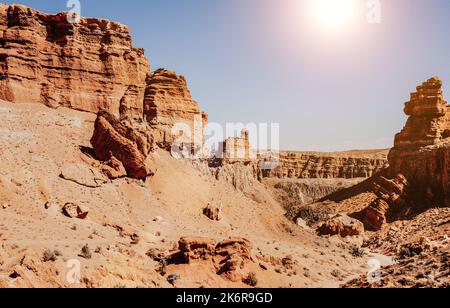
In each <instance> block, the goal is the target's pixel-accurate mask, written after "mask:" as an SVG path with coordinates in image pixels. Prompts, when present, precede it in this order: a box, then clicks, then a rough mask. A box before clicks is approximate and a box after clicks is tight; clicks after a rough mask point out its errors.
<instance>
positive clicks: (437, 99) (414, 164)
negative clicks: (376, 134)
mask: <svg viewBox="0 0 450 308" xmlns="http://www.w3.org/2000/svg"><path fill="white" fill-rule="evenodd" d="M405 113H406V115H408V116H409V119H408V121H407V123H406V125H405V127H404V129H403V130H402V131H401V132H400V133H399V134H397V136H396V137H395V144H394V148H393V149H392V150H391V152H390V153H389V164H390V171H391V175H392V176H396V175H397V174H402V175H404V176H405V177H406V179H407V180H408V182H409V186H410V187H411V189H410V190H409V191H410V193H409V194H410V195H412V196H414V198H411V199H415V200H420V201H421V202H423V203H424V204H423V205H439V204H440V203H442V202H444V203H449V197H450V186H449V183H450V182H449V173H450V112H449V106H448V105H447V102H446V101H445V100H444V97H443V94H442V81H441V80H440V79H439V78H438V77H434V78H431V79H429V80H427V81H426V82H424V83H423V84H422V85H420V86H418V87H417V91H416V92H414V93H412V94H411V99H410V100H409V101H408V102H407V103H406V104H405Z"/></svg>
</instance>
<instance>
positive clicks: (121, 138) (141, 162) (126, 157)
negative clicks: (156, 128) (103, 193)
mask: <svg viewBox="0 0 450 308" xmlns="http://www.w3.org/2000/svg"><path fill="white" fill-rule="evenodd" d="M91 144H92V147H93V148H94V151H95V155H96V158H98V159H99V160H101V161H110V160H112V159H113V160H114V159H116V160H118V161H120V162H121V163H122V164H123V166H124V167H125V170H126V171H127V174H128V176H130V177H133V178H138V179H142V178H145V177H147V176H149V175H152V174H153V171H152V169H151V167H150V166H149V162H148V161H147V157H148V155H149V154H150V152H151V150H152V147H153V141H152V139H151V136H150V135H149V134H148V131H146V130H142V131H139V130H138V129H136V128H133V127H132V126H131V125H130V124H128V123H127V122H126V121H122V122H121V121H119V120H118V119H117V118H115V117H114V115H112V114H110V113H108V112H106V111H100V112H99V113H98V116H97V120H96V121H95V128H94V135H93V136H92V139H91Z"/></svg>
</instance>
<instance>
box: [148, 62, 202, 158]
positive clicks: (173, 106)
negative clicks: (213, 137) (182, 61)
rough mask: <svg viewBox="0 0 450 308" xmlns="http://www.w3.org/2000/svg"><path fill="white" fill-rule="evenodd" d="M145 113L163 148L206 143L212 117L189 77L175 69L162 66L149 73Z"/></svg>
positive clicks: (197, 146) (199, 145)
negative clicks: (190, 85) (196, 96)
mask: <svg viewBox="0 0 450 308" xmlns="http://www.w3.org/2000/svg"><path fill="white" fill-rule="evenodd" d="M144 116H145V119H146V120H147V122H148V123H149V124H150V125H151V126H152V128H153V129H154V131H155V133H154V136H155V142H156V143H157V144H158V145H159V146H160V147H161V148H166V149H169V150H170V149H171V147H172V145H173V144H174V142H177V143H178V144H191V145H193V146H194V147H195V148H197V149H198V148H200V147H201V146H202V145H203V141H204V140H203V138H204V136H203V133H204V128H205V126H206V124H207V122H208V116H207V115H206V113H202V112H201V110H200V108H199V107H198V104H197V102H196V101H195V100H194V99H193V98H192V96H191V93H190V91H189V89H188V86H187V82H186V79H185V78H184V77H183V76H178V75H177V74H176V73H175V72H173V71H168V70H165V69H159V70H156V71H155V72H154V73H152V74H151V75H149V77H148V79H147V86H146V90H145V99H144Z"/></svg>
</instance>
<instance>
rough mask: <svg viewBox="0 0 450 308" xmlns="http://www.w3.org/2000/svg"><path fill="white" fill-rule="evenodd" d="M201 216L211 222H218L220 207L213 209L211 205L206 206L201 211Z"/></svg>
mask: <svg viewBox="0 0 450 308" xmlns="http://www.w3.org/2000/svg"><path fill="white" fill-rule="evenodd" d="M203 215H205V216H206V217H208V218H209V219H211V220H213V221H219V220H220V219H221V209H220V207H214V206H212V205H211V204H208V206H207V207H205V208H204V209H203Z"/></svg>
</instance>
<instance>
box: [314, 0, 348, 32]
mask: <svg viewBox="0 0 450 308" xmlns="http://www.w3.org/2000/svg"><path fill="white" fill-rule="evenodd" d="M310 9H311V14H312V17H313V19H314V21H315V22H316V23H317V24H318V26H320V27H322V28H324V29H325V30H330V31H339V30H342V29H343V28H346V27H348V26H349V25H350V24H351V22H352V19H353V16H354V13H355V12H354V10H355V5H354V0H310Z"/></svg>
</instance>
